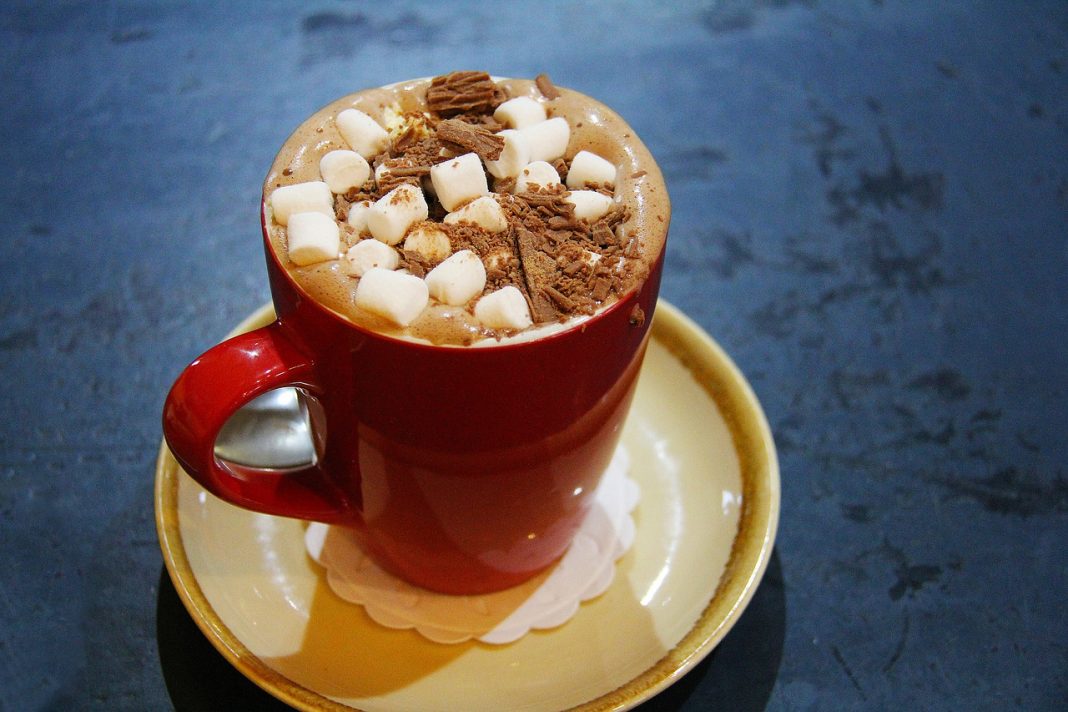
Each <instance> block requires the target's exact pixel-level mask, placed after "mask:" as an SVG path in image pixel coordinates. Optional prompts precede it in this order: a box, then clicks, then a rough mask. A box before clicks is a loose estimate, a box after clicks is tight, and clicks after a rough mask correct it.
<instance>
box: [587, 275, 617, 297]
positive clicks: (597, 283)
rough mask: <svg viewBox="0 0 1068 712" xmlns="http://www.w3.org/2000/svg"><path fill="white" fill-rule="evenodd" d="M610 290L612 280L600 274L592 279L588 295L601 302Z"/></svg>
mask: <svg viewBox="0 0 1068 712" xmlns="http://www.w3.org/2000/svg"><path fill="white" fill-rule="evenodd" d="M611 291H612V280H610V279H609V278H608V277H604V276H600V277H597V278H595V279H594V280H593V287H592V289H590V296H591V297H593V298H594V299H595V300H596V301H598V302H603V301H604V300H605V299H607V298H608V295H609V293H610V292H611Z"/></svg>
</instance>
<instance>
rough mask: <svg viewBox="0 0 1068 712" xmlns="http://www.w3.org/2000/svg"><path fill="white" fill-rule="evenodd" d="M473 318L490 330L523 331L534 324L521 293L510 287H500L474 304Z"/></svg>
mask: <svg viewBox="0 0 1068 712" xmlns="http://www.w3.org/2000/svg"><path fill="white" fill-rule="evenodd" d="M475 318H476V319H478V320H479V321H480V322H482V323H483V324H484V325H486V326H488V327H489V328H491V329H516V330H519V329H525V328H527V327H528V326H530V325H531V324H533V323H534V321H533V319H531V318H530V307H529V306H528V305H527V300H526V299H525V298H524V297H523V293H522V292H520V291H519V290H518V289H517V288H515V287H513V286H512V285H508V286H507V287H501V288H500V289H498V290H497V291H496V292H491V293H489V294H487V295H486V296H484V297H482V298H481V299H479V300H478V302H477V303H476V304H475Z"/></svg>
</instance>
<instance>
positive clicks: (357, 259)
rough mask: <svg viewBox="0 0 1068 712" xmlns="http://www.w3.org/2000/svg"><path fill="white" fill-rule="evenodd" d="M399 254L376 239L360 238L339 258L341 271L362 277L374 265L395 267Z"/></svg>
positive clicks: (383, 267) (397, 263) (386, 267)
mask: <svg viewBox="0 0 1068 712" xmlns="http://www.w3.org/2000/svg"><path fill="white" fill-rule="evenodd" d="M399 264H400V255H398V254H397V251H396V250H394V249H393V248H392V247H390V246H389V245H387V244H386V243H384V242H379V241H378V240H374V239H371V240H360V241H359V242H357V243H356V244H355V245H353V246H352V247H350V248H349V249H348V251H347V252H346V253H345V256H344V257H342V258H341V271H342V272H344V273H345V274H351V275H355V276H357V277H362V276H364V275H365V274H367V272H368V271H370V270H371V269H373V268H375V267H381V268H382V269H389V270H393V269H397V265H399Z"/></svg>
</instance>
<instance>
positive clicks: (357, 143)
mask: <svg viewBox="0 0 1068 712" xmlns="http://www.w3.org/2000/svg"><path fill="white" fill-rule="evenodd" d="M335 122H336V123H337V130H338V131H339V132H340V133H341V137H342V138H343V139H345V142H346V143H348V144H349V148H351V149H352V150H353V151H355V152H356V153H358V154H360V155H361V156H363V157H364V158H374V157H375V156H377V155H378V154H380V153H382V151H385V150H386V148H387V147H388V146H389V133H388V132H387V131H386V130H385V129H384V128H382V127H381V126H379V125H378V122H377V121H375V120H374V119H372V118H371V117H370V116H368V115H367V114H365V113H363V112H362V111H360V110H359V109H345V110H344V111H342V112H341V113H340V114H338V115H337V119H335Z"/></svg>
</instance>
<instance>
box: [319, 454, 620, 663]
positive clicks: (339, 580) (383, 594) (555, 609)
mask: <svg viewBox="0 0 1068 712" xmlns="http://www.w3.org/2000/svg"><path fill="white" fill-rule="evenodd" d="M629 468H630V458H629V457H628V455H627V453H626V451H625V450H624V449H623V447H622V446H620V447H619V448H617V449H616V452H615V455H614V456H613V457H612V462H611V463H610V464H609V465H608V469H607V470H606V471H605V473H604V477H603V478H602V479H601V483H600V485H599V486H598V487H597V492H596V495H595V497H594V503H593V506H592V507H591V508H590V513H589V515H587V517H586V520H585V522H583V524H582V527H581V528H580V529H579V531H578V534H576V535H575V539H574V541H573V542H572V544H571V547H570V548H569V549H568V550H567V553H565V554H564V556H563V558H561V559H560V561H559V562H558V563H557V564H556V565H555V566H553V567H552V568H550V569H549V570H548V571H545V572H543V573H541V574H539V575H538V576H535V577H534V578H533V579H531V580H530V581H527V582H525V583H523V584H520V585H519V586H515V587H513V588H509V589H506V590H504V591H497V592H495V593H489V594H485V595H480V596H450V595H447V594H442V593H435V592H433V591H428V590H426V589H423V588H419V587H416V586H412V585H411V584H409V583H407V582H405V581H402V580H400V579H398V578H397V577H395V576H393V575H392V574H389V573H386V572H385V571H383V570H382V569H381V568H379V566H378V565H377V564H375V563H374V562H373V561H372V560H371V559H370V558H368V557H367V556H366V555H365V554H364V552H363V550H362V549H361V548H360V545H359V544H358V543H357V541H356V539H355V537H354V536H353V535H352V533H351V532H350V531H348V530H346V529H345V528H343V527H333V526H329V525H326V524H319V523H313V524H311V525H309V527H308V529H307V532H306V533H305V537H304V543H305V546H306V547H307V550H308V554H309V555H310V556H311V557H312V559H314V560H315V561H316V562H318V563H319V564H320V565H321V566H323V567H324V568H325V569H326V572H327V576H326V578H327V582H328V583H329V585H330V588H331V589H332V590H333V591H334V593H336V594H337V595H338V596H340V597H341V598H343V599H345V600H346V601H351V602H352V603H358V604H360V605H362V606H363V607H364V609H365V610H366V611H367V614H368V615H369V616H370V617H371V618H372V619H373V620H374V621H376V622H377V623H379V624H381V625H383V626H386V627H388V628H399V629H409V628H414V629H415V630H417V631H418V632H419V633H420V634H422V635H423V636H424V637H426V638H428V639H429V640H432V641H435V642H437V643H462V642H464V641H466V640H470V639H472V638H474V639H477V640H480V641H482V642H484V643H493V644H505V643H511V642H513V641H516V640H518V639H519V638H522V637H523V636H524V635H526V634H527V633H528V632H529V631H530V630H532V629H534V630H537V629H545V628H555V627H556V626H559V625H561V624H563V623H565V622H566V621H567V620H568V619H570V618H571V617H572V616H573V615H575V613H576V612H577V611H578V609H579V604H580V603H582V602H583V601H588V600H590V599H591V598H596V597H597V596H599V595H601V594H602V593H604V592H605V591H606V590H607V589H608V587H609V585H611V583H612V579H613V578H614V577H615V562H616V561H617V560H618V559H619V558H620V557H621V556H623V554H624V553H626V551H627V550H628V549H629V548H630V547H631V545H632V544H633V543H634V520H633V518H632V517H631V512H632V511H633V510H634V508H635V507H636V506H637V504H638V499H639V498H640V491H639V489H638V485H637V483H636V482H635V481H634V480H632V479H631V478H630V477H629V476H628V471H629Z"/></svg>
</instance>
